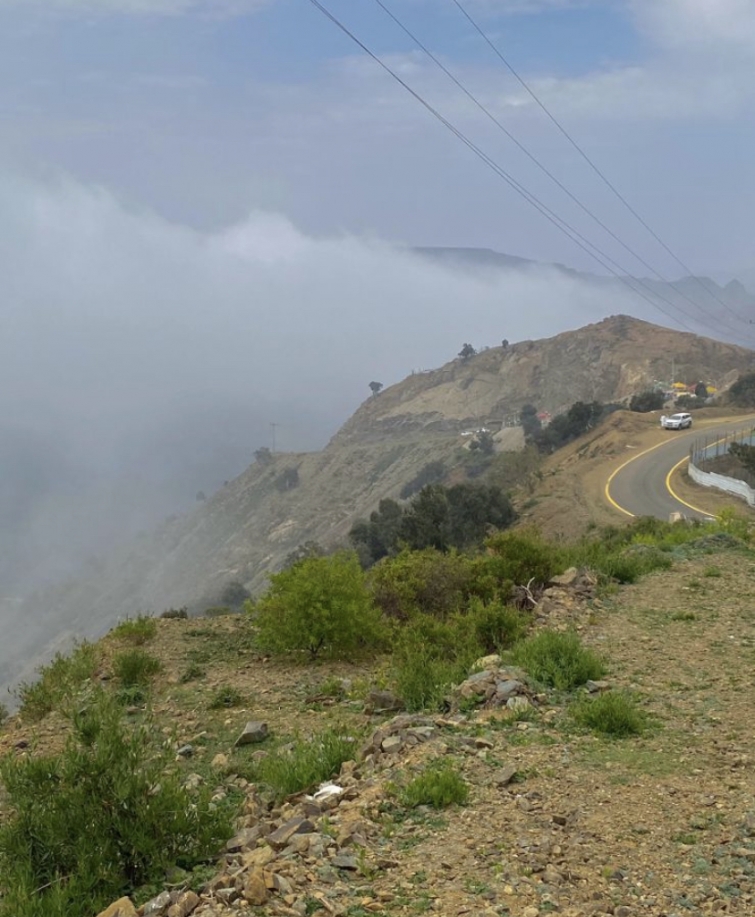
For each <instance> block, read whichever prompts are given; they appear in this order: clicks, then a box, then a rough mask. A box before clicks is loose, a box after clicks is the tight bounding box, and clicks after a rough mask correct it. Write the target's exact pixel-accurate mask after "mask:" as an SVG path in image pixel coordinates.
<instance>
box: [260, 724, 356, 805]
mask: <svg viewBox="0 0 755 917" xmlns="http://www.w3.org/2000/svg"><path fill="white" fill-rule="evenodd" d="M355 751H356V747H355V742H354V739H353V738H352V737H351V736H348V735H345V734H344V733H342V732H340V731H338V730H336V729H327V730H325V731H324V732H321V733H319V735H314V736H312V738H310V739H298V740H297V741H295V742H294V743H292V744H291V746H289V747H287V748H281V749H275V750H274V751H271V752H270V753H269V754H268V755H266V756H265V757H264V758H262V759H261V760H260V761H257V762H255V764H253V765H252V766H251V768H248V769H244V770H245V771H248V772H249V776H250V778H251V779H253V780H256V781H258V782H260V783H263V784H265V786H267V787H268V788H269V789H270V790H272V792H273V794H274V795H275V797H276V799H283V798H285V797H286V796H290V795H292V794H293V793H301V792H303V791H304V790H311V789H314V788H315V787H317V786H318V784H320V783H323V782H324V781H326V780H330V779H331V778H333V777H335V776H336V775H337V774H338V772H339V771H340V769H341V765H342V764H343V762H344V761H349V760H351V759H352V758H353V757H354V754H355Z"/></svg>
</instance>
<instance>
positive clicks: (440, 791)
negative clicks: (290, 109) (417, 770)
mask: <svg viewBox="0 0 755 917" xmlns="http://www.w3.org/2000/svg"><path fill="white" fill-rule="evenodd" d="M399 798H400V800H401V803H402V805H404V806H406V807H407V808H410V809H416V808H417V807H418V806H430V807H431V808H433V809H445V808H448V806H452V805H458V806H463V805H465V804H466V802H467V800H468V799H469V787H468V786H467V782H466V781H465V780H464V778H463V777H462V776H461V774H460V773H459V772H458V770H457V769H456V768H454V767H452V765H451V764H448V763H444V764H437V763H433V764H430V765H428V767H426V768H425V770H424V771H423V772H422V773H421V774H419V775H418V776H417V777H415V778H414V779H413V780H411V781H410V782H409V783H408V784H407V785H406V786H405V787H404V788H403V789H402V790H401V792H400V796H399Z"/></svg>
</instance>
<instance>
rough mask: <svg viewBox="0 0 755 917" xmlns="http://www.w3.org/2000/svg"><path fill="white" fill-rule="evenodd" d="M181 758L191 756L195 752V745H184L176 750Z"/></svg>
mask: <svg viewBox="0 0 755 917" xmlns="http://www.w3.org/2000/svg"><path fill="white" fill-rule="evenodd" d="M176 754H177V755H178V757H179V758H190V757H191V756H192V755H193V754H194V746H193V745H182V746H181V747H180V748H179V749H178V751H177V752H176Z"/></svg>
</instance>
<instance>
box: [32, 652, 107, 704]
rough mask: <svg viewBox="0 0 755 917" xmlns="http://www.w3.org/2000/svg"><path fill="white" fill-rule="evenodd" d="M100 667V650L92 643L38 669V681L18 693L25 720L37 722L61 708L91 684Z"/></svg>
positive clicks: (59, 656)
mask: <svg viewBox="0 0 755 917" xmlns="http://www.w3.org/2000/svg"><path fill="white" fill-rule="evenodd" d="M99 665H100V651H99V649H98V648H97V647H96V646H95V645H94V644H92V643H86V642H84V643H80V644H78V646H76V648H75V649H74V650H73V652H72V653H70V654H69V655H67V656H64V655H63V654H62V653H58V654H57V655H56V656H55V658H54V659H53V660H52V662H51V663H50V664H49V665H46V666H43V667H42V668H41V669H40V670H39V679H38V680H37V681H34V682H25V683H23V684H21V685H20V686H19V688H18V690H17V695H18V698H19V700H20V702H21V706H20V710H19V712H20V714H21V716H22V718H23V719H25V720H28V721H30V722H38V721H39V720H41V719H42V718H43V717H45V716H46V715H47V714H48V713H50V711H52V710H56V709H59V708H60V707H61V706H62V705H63V703H64V702H65V701H66V700H67V699H69V698H71V697H72V696H73V697H75V695H76V694H78V692H79V691H80V690H81V689H82V688H83V687H84V686H85V685H86V683H87V682H88V681H90V680H91V679H92V678H93V677H94V675H96V673H97V670H98V668H99Z"/></svg>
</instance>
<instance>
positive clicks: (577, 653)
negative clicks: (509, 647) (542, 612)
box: [513, 630, 606, 691]
mask: <svg viewBox="0 0 755 917" xmlns="http://www.w3.org/2000/svg"><path fill="white" fill-rule="evenodd" d="M513 659H514V662H515V663H516V664H517V665H520V666H521V667H522V668H523V669H524V670H525V671H526V672H528V673H529V675H531V676H532V678H534V679H535V681H539V682H540V683H541V684H544V685H549V686H550V687H552V688H556V690H558V691H571V690H572V689H574V688H577V687H579V686H580V685H583V684H585V683H586V682H588V681H590V680H591V679H592V680H595V679H598V678H601V677H602V676H603V675H605V673H606V668H605V665H604V663H603V661H602V659H600V657H599V656H597V655H596V654H595V653H594V652H592V650H589V649H586V648H585V647H584V646H582V643H581V642H580V639H579V637H578V636H577V635H576V634H575V633H573V632H568V633H559V632H557V631H552V630H543V631H541V632H540V633H539V634H535V636H533V637H529V638H528V639H527V640H524V641H522V642H521V643H519V644H518V645H517V646H515V647H514V651H513Z"/></svg>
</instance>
